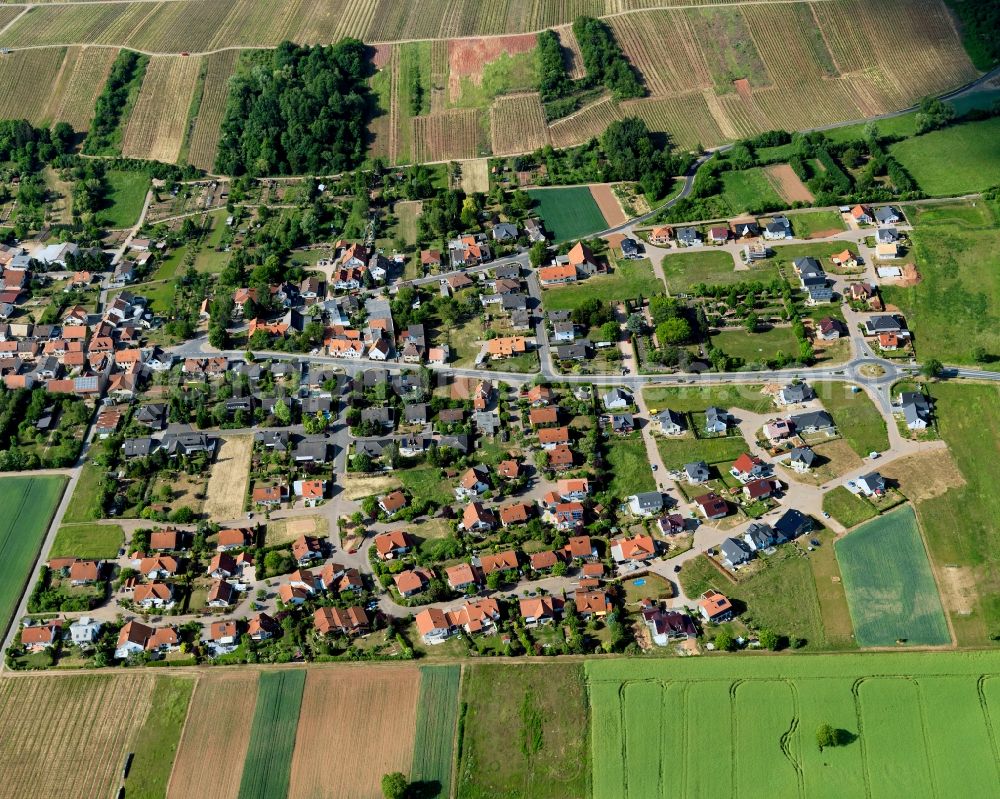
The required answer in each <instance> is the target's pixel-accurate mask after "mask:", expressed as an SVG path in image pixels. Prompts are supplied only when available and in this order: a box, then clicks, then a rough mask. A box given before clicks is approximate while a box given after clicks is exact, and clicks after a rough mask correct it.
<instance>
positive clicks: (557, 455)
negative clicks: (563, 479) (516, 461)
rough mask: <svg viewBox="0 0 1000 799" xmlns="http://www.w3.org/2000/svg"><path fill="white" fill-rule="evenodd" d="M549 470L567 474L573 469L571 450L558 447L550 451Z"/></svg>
mask: <svg viewBox="0 0 1000 799" xmlns="http://www.w3.org/2000/svg"><path fill="white" fill-rule="evenodd" d="M542 432H543V433H544V432H545V431H544V430H543V431H542ZM549 468H550V469H552V470H553V471H556V472H568V471H569V470H570V469H572V468H573V450H571V449H570V448H569V447H568V446H566V445H560V446H558V447H555V448H554V449H552V450H550V451H549Z"/></svg>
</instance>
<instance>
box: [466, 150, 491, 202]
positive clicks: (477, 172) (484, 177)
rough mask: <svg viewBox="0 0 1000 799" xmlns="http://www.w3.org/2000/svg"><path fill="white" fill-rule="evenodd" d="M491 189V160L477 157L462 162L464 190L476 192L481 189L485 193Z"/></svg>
mask: <svg viewBox="0 0 1000 799" xmlns="http://www.w3.org/2000/svg"><path fill="white" fill-rule="evenodd" d="M489 190H490V160H489V159H488V158H475V159H473V160H471V161H463V162H462V191H464V192H465V193H466V194H474V193H475V192H477V191H481V192H483V193H484V194H486V193H487V192H489Z"/></svg>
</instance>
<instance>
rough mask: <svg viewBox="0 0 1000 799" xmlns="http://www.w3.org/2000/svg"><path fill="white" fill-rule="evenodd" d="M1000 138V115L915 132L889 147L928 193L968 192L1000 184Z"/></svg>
mask: <svg viewBox="0 0 1000 799" xmlns="http://www.w3.org/2000/svg"><path fill="white" fill-rule="evenodd" d="M998 141H1000V117H993V118H992V119H987V120H984V121H982V122H966V123H964V124H961V125H954V126H952V127H950V128H944V129H943V130H935V131H932V132H931V133H925V134H924V135H923V136H915V137H914V138H912V139H907V140H906V141H901V142H897V143H896V144H893V145H892V146H891V147H890V148H889V151H890V152H891V153H892V154H893V155H894V156H895V157H896V159H897V160H898V161H899V162H900V163H901V164H902V165H903V167H904V168H905V169H906V170H907V171H908V172H909V173H910V174H911V175H912V176H913V179H914V180H916V181H917V185H918V186H920V188H921V189H923V190H924V191H925V192H927V193H928V194H936V195H948V194H965V193H967V192H973V191H982V190H983V189H987V188H989V187H990V186H995V185H997V184H1000V147H998V146H997V142H998Z"/></svg>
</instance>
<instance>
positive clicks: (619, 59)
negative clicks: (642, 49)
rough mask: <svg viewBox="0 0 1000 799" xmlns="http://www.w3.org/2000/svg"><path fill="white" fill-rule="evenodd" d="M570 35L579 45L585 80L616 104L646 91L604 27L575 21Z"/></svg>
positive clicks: (590, 20)
mask: <svg viewBox="0 0 1000 799" xmlns="http://www.w3.org/2000/svg"><path fill="white" fill-rule="evenodd" d="M573 34H574V35H575V36H576V40H577V43H578V44H579V45H580V54H581V55H582V56H583V66H584V69H586V70H587V78H588V80H590V81H591V83H594V84H603V85H604V86H605V87H606V88H607V89H608V90H609V91H610V92H611V94H612V95H613V96H614V98H615V99H616V100H627V99H629V98H632V97H642V96H644V95H645V94H646V89H645V87H644V86H643V85H642V82H641V81H640V80H639V76H638V74H637V73H636V71H635V69H633V67H632V65H631V64H630V63H629V62H628V59H626V58H625V56H624V54H623V53H622V51H621V47H619V46H618V42H617V41H616V40H615V36H614V33H612V32H611V28H609V27H608V25H607V23H605V22H604V21H602V20H599V19H594V18H593V17H577V18H576V21H575V22H574V23H573Z"/></svg>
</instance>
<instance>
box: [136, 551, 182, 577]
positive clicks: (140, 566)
mask: <svg viewBox="0 0 1000 799" xmlns="http://www.w3.org/2000/svg"><path fill="white" fill-rule="evenodd" d="M136 556H138V557H136ZM132 565H133V567H134V568H136V569H137V570H138V572H139V574H141V575H142V576H143V577H145V578H146V579H147V580H156V579H160V578H163V577H173V576H174V575H175V574H177V569H178V568H179V565H178V563H177V560H176V559H175V558H172V557H170V556H169V555H165V556H162V557H158V558H147V557H143V556H139V553H135V555H133V558H132Z"/></svg>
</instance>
